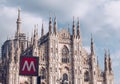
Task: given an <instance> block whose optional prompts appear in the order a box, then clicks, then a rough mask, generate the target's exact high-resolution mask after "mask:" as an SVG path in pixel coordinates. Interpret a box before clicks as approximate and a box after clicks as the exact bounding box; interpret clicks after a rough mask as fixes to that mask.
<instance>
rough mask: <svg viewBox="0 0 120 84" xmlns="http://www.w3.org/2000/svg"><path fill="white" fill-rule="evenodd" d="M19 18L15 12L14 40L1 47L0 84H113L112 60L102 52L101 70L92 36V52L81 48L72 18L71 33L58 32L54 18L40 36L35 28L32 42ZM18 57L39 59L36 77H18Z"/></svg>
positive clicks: (64, 30) (77, 28)
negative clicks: (22, 27) (15, 28)
mask: <svg viewBox="0 0 120 84" xmlns="http://www.w3.org/2000/svg"><path fill="white" fill-rule="evenodd" d="M21 22H22V21H21V17H20V10H18V18H17V22H16V23H17V31H16V33H15V37H14V38H12V39H9V40H6V41H5V42H4V44H3V45H2V62H1V64H0V81H1V83H2V84H114V81H113V80H114V75H113V70H112V61H111V58H110V54H109V52H107V51H105V59H104V71H102V70H101V69H100V67H99V64H98V61H97V57H96V53H95V50H94V42H93V38H92V37H91V45H90V46H91V47H90V50H91V52H90V53H88V52H87V51H86V50H85V49H84V47H83V46H82V37H81V35H80V23H79V20H78V21H77V24H76V23H75V21H74V19H73V24H72V34H71V33H70V31H69V30H66V28H64V29H62V30H60V31H58V26H57V19H56V17H54V18H52V17H50V18H49V28H48V32H47V33H46V34H44V25H43V24H42V28H41V36H40V37H38V28H37V26H35V29H34V34H33V36H32V37H31V39H29V38H27V37H26V35H25V33H22V32H21ZM20 56H37V57H39V71H38V73H39V76H38V77H35V76H21V75H19V68H20V67H19V60H20Z"/></svg>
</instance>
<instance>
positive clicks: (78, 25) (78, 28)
mask: <svg viewBox="0 0 120 84" xmlns="http://www.w3.org/2000/svg"><path fill="white" fill-rule="evenodd" d="M77 36H78V38H80V22H79V18H78V22H77Z"/></svg>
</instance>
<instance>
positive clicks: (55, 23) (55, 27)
mask: <svg viewBox="0 0 120 84" xmlns="http://www.w3.org/2000/svg"><path fill="white" fill-rule="evenodd" d="M56 19H57V18H56V16H55V17H54V33H55V35H56V34H57V20H56Z"/></svg>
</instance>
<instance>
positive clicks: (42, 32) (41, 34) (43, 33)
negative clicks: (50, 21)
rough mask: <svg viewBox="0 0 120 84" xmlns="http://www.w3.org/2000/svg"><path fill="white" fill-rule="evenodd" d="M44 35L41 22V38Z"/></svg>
mask: <svg viewBox="0 0 120 84" xmlns="http://www.w3.org/2000/svg"><path fill="white" fill-rule="evenodd" d="M43 35H44V26H43V22H42V28H41V37H42V36H43Z"/></svg>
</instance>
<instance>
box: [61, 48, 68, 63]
mask: <svg viewBox="0 0 120 84" xmlns="http://www.w3.org/2000/svg"><path fill="white" fill-rule="evenodd" d="M62 62H63V63H69V50H68V48H67V47H66V46H64V47H63V49H62Z"/></svg>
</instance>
